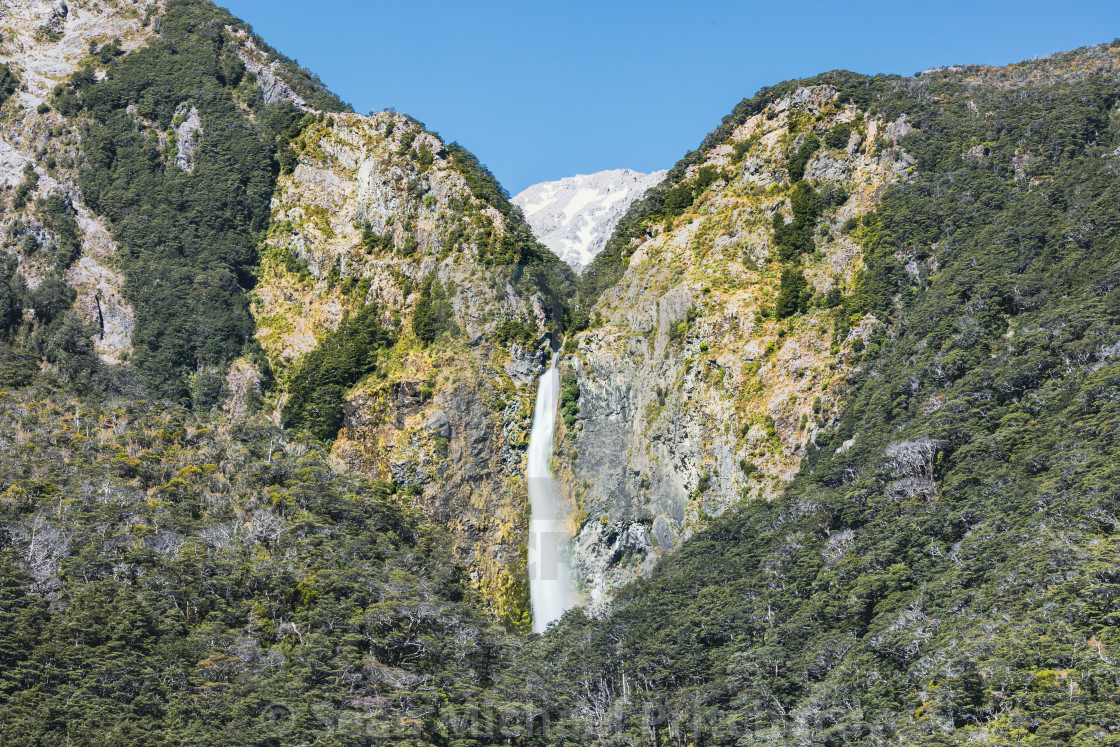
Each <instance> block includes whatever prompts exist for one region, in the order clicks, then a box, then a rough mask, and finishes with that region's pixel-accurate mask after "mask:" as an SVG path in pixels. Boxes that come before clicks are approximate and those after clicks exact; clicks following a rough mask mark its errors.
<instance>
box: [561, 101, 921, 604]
mask: <svg viewBox="0 0 1120 747" xmlns="http://www.w3.org/2000/svg"><path fill="white" fill-rule="evenodd" d="M837 122H848V123H852V125H853V126H852V129H853V132H852V134H851V138H850V140H849V141H848V143H847V145H846V147H842V148H837V149H829V148H821V150H820V151H819V152H818V153H817V154H816V155H814V156H813V157H812V159H811V160H810V161H809V163H808V166H807V169H806V173H805V176H806V179H809V180H810V182H811V183H812V184H815V185H816V186H817V188H818V189H821V190H824V189H826V188H828V186H829V185H832V187H833V188H841V189H842V190H843V192H846V193H849V194H848V196H847V197H846V199H844V200H843V202H842V204H841V205H839V206H838V207H836V206H833V207H831V208H829V209H827V210H826V211H825V213H824V217H823V218H822V219H821V221H820V224H819V226H818V231H817V232H816V234H815V243H816V245H817V252H816V253H815V254H813V255H811V256H809V257H806V258H805V259H804V264H803V266H802V269H803V271H804V273H805V276H806V278H807V280H808V281H809V283H810V285H811V286H812V288H813V290H814V293H815V296H814V303H813V304H812V308H811V309H810V311H809V312H808V313H807V314H804V315H797V316H795V317H793V318H790V319H786V320H784V321H781V322H779V321H776V320H775V318H774V314H773V313H772V311H773V308H774V302H775V298H776V295H777V290H778V279H779V276H780V275H781V269H782V268H781V266H780V264H779V263H778V262H777V261H776V256H775V250H774V248H773V246H772V245H773V228H772V220H773V215H774V214H775V212H780V213H781V214H783V215H785V216H788V215H789V211H790V201H789V199H788V196H789V194H790V192H791V188H790V183H789V180H788V179H787V178H786V166H787V163H786V154H788V153H790V152H792V151H793V150H795V149H796V147H797V146H798V145H799V144H800V142H801V141H802V140H803V138H804V137H805V136H806V134H807V133H808V131H809V130H810V129H812V130H814V131H816V132H817V133H821V134H823V133H824V132H826V131H828V129H829V128H830V127H832V125H834V124H835V123H837ZM908 131H909V129H908V125H907V124H906V121H905V118H903V119H902V120H900V121H899V122H893V123H886V122H881V121H878V120H875V119H868V120H864V119H863V115H862V114H861V113H860V112H858V111H857V110H856V108H855V107H854V106H851V105H847V106H846V105H843V104H841V103H840V102H839V101H837V100H836V92H835V91H834V90H833V89H831V88H827V87H813V88H802V89H798V90H797V91H796V92H794V93H793V94H791V95H789V96H787V97H785V98H784V99H781V100H779V101H777V102H776V103H774V104H772V105H771V106H769V107H768V108H767V109H766V110H765V111H764V112H762V113H760V114H758V115H756V116H754V117H752V118H751V119H749V120H748V121H747V122H746V123H744V124H743V125H742V126H741V127H740V128H739V129H738V130H737V131H736V132H735V133H734V135H733V136H732V139H731V144H725V145H722V146H719V147H717V148H716V149H715V150H713V151H712V152H711V153H710V154H709V157H708V161H707V163H706V164H702V165H713V166H716V167H718V168H719V169H720V170H721V171H722V174H723V175H724V178H721V179H719V180H718V181H716V182H715V183H713V184H712V185H711V186H710V187H709V189H708V190H707V192H706V193H705V194H704V195H703V196H701V197H700V199H699V200H698V201H697V203H696V204H695V205H694V206H693V209H692V212H691V213H690V214H686V215H684V216H682V217H681V218H678V219H677V220H676V221H675V223H674V224H673V226H672V229H671V230H665V229H664V227H663V226H662V225H660V224H658V225H653V226H650V228H649V233H648V234H647V236H646V237H645V238H644V239H640V240H636V243H637V244H639V245H637V246H636V247H635V252H634V254H633V256H632V258H631V261H630V264H629V268H628V270H627V272H626V274H625V276H624V277H623V278H622V280H621V282H620V283H619V284H618V285H616V286H614V287H612V288H611V289H609V290H608V291H607V292H606V293H605V294H604V295H603V296H602V298H601V299H600V301H599V302H598V304H597V305H596V307H595V309H594V312H593V315H592V316H593V318H596V317H597V318H598V319H599V322H598V323H595V322H593V324H592V328H591V329H589V330H587V331H585V332H583V333H581V334H580V335H578V336H577V337H576V338H575V339H574V340H573V341H572V342H570V343H569V348H568V349H571V347H570V346H571V345H572V344H574V345H575V348H574V351H573V352H572V353H571V354H570V355H568V356H567V357H566V358H565V359H564V361H563V366H564V371H565V372H566V373H567V375H568V376H573V375H574V376H575V377H576V378H577V380H578V384H579V390H580V398H579V417H578V420H577V422H576V423H575V425H574V427H573V428H572V429H569V430H568V431H567V433H566V434H565V435H564V437H563V440H562V441H561V442H560V443H561V445H560V447H559V448H558V450H557V457H556V459H557V465H556V467H557V471H558V473H559V474H560V475H561V479H562V481H563V485H564V494H565V499H566V500H567V502H568V508H569V511H570V513H571V516H572V519H573V520H572V530H573V533H574V534H575V539H574V554H575V562H576V565H577V571H578V577H579V584H580V588H581V589H582V590H583V591H584V592H585V593H586V595H587V599H588V600H589V601H590V602H591V603H592V604H593V605H597V604H598V605H601V604H605V603H606V602H607V601H608V600H609V598H610V596H611V592H612V590H614V589H616V588H618V587H619V586H620V585H621V584H623V583H625V582H626V581H628V580H630V579H632V578H634V577H636V576H638V575H640V574H641V573H643V572H648V571H649V570H650V569H651V568H652V567H653V564H654V563H655V562H656V560H657V558H658V557H659V556H660V555H662V554H663V553H665V552H666V551H668V550H670V549H671V548H672V547H673V546H674V545H676V544H677V543H678V542H680V541H681V539H683V538H684V537H687V536H689V535H690V534H691V533H693V532H694V531H695V529H696V527H697V526H698V525H700V524H701V523H703V521H704V520H705V517H707V516H714V515H718V514H720V513H722V512H723V511H725V510H726V509H727V508H728V507H729V506H731V505H732V504H734V503H735V502H737V501H740V500H757V499H767V498H770V497H772V496H774V495H775V494H777V492H778V491H780V490H781V488H782V487H783V485H784V484H785V483H786V482H788V481H789V480H790V479H792V477H793V475H794V474H795V472H796V471H797V469H798V465H799V463H800V461H801V458H802V455H803V454H804V452H805V449H806V448H807V446H808V445H809V444H811V443H812V442H813V439H814V437H815V434H816V433H817V431H818V429H820V428H822V427H824V426H826V425H827V424H828V423H829V422H830V420H831V419H832V418H833V417H834V414H835V413H837V412H838V410H839V407H840V404H839V403H838V402H837V401H836V394H835V392H836V390H837V388H838V387H837V386H835V384H839V383H840V382H841V381H842V380H843V378H844V376H845V374H846V373H847V371H848V370H849V368H850V367H851V366H852V365H857V362H858V356H857V355H855V354H854V353H853V349H852V343H853V341H854V340H855V339H856V338H857V337H858V338H862V339H864V340H866V339H867V338H868V337H869V336H870V335H871V334H872V333H873V331H875V329H876V327H878V326H879V324H878V322H877V321H876V320H875V319H874V318H873V317H871V316H868V317H867V318H863V319H859V320H856V323H855V324H854V325H853V328H852V331H851V333H850V334H849V335H848V336H847V339H844V340H839V341H834V340H833V339H832V325H831V323H830V320H829V317H828V314H829V313H831V312H829V311H825V310H824V309H821V308H818V302H819V301H820V300H821V299H822V297H823V296H824V294H826V293H827V292H828V291H829V290H830V289H831V288H832V287H833V286H836V287H839V288H841V289H847V288H848V287H849V286H850V284H851V282H852V279H853V274H854V273H855V272H856V271H857V270H858V269H859V267H860V259H859V257H860V249H859V247H858V246H857V245H856V243H855V242H854V241H853V240H852V239H851V238H850V237H849V236H847V235H845V234H844V233H843V232H842V230H841V227H842V224H844V223H845V221H846V220H847V219H849V218H851V217H854V216H859V215H862V214H864V213H866V212H868V211H869V210H870V209H872V207H873V205H874V204H875V200H876V199H877V197H878V196H879V195H881V194H882V190H883V189H884V188H885V186H886V185H888V184H890V183H891V182H892V181H895V180H898V179H904V178H906V174H907V170H908V169H909V168H910V167H911V166H912V159H911V158H910V157H909V156H908V155H907V154H906V153H905V152H904V151H903V150H902V148H901V147H900V146H899V145H898V142H899V139H900V138H901V137H902V135H904V134H906V132H908ZM735 144H741V145H740V146H739V152H738V153H737V152H736V148H735V147H734V145H735ZM875 144H877V145H875ZM698 168H699V166H692V167H690V172H689V173H690V176H691V175H695V174H696V173H697V170H698ZM760 312H765V313H760Z"/></svg>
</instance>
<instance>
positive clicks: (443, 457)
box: [253, 112, 555, 622]
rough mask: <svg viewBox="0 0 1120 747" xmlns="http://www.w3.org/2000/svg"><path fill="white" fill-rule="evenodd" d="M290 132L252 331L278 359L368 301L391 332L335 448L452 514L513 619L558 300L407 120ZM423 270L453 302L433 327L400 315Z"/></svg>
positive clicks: (477, 572) (376, 118)
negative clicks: (290, 153)
mask: <svg viewBox="0 0 1120 747" xmlns="http://www.w3.org/2000/svg"><path fill="white" fill-rule="evenodd" d="M295 146H296V148H297V150H298V152H299V156H298V162H297V164H296V166H295V170H294V173H293V174H292V175H291V176H287V177H282V178H281V180H280V182H279V183H278V187H277V192H276V195H275V198H274V201H273V208H274V220H273V228H272V232H271V235H270V236H269V238H268V239H267V241H266V248H265V252H264V256H263V261H262V266H261V281H260V283H259V285H258V286H257V288H256V290H255V291H254V303H253V311H254V314H255V315H256V318H257V323H258V330H259V331H258V339H259V340H260V342H261V344H262V345H263V346H264V348H265V350H266V351H267V352H268V354H269V356H270V357H271V358H272V359H273V361H274V364H275V367H276V368H277V369H281V370H282V369H284V368H285V367H288V366H291V365H292V364H293V363H296V362H298V361H299V360H300V358H301V356H303V355H305V354H306V353H307V352H309V351H310V350H313V349H314V348H315V347H316V346H317V345H318V344H319V341H320V340H321V338H322V336H323V334H325V333H326V332H329V331H331V330H334V329H336V328H338V326H339V325H340V323H341V322H342V321H343V319H344V318H346V316H347V315H349V314H352V313H354V312H356V311H357V310H358V309H360V308H362V307H363V306H365V305H367V304H376V307H377V309H378V312H379V314H380V317H381V319H382V321H383V323H384V324H386V325H387V326H389V327H391V328H393V329H395V330H397V332H398V333H399V336H400V339H399V341H398V342H397V343H396V344H395V345H394V346H393V348H392V351H391V353H390V354H389V355H388V357H387V359H386V360H385V361H383V363H382V365H381V366H380V367H379V369H378V372H377V373H376V374H374V375H372V376H370V377H369V378H367V379H366V380H365V381H363V382H361V383H359V384H358V385H357V386H356V387H355V388H354V389H353V390H352V391H351V392H350V394H349V395H348V397H347V402H346V406H345V425H344V427H343V429H342V432H341V433H340V435H339V438H338V440H337V442H336V444H335V447H334V454H335V458H336V460H337V462H338V464H339V465H340V466H343V467H344V468H346V469H349V470H352V471H354V472H356V473H361V474H366V475H368V476H370V477H373V478H375V479H378V480H383V481H386V482H389V483H391V484H392V485H394V486H395V487H396V489H399V490H403V491H405V492H406V493H407V494H408V495H410V496H412V498H413V500H414V501H415V502H416V503H417V504H418V505H420V506H422V507H423V508H424V509H425V510H426V511H427V512H428V513H429V514H430V515H431V516H432V517H433V518H435V519H436V520H438V521H440V522H441V523H444V524H447V525H448V526H450V527H451V528H452V530H453V532H454V534H455V536H456V538H457V551H458V554H459V557H460V558H461V559H462V560H463V561H464V563H465V564H466V565H467V566H468V567H469V568H470V570H471V573H472V576H473V578H474V580H475V581H476V583H477V584H478V585H479V587H480V588H481V589H482V590H483V591H484V593H485V594H486V595H487V597H488V598H489V599H490V600H491V602H492V604H493V606H494V607H495V608H496V609H497V610H498V611H499V613H500V614H502V615H503V616H505V617H507V618H508V619H510V620H512V621H514V622H520V621H521V620H522V618H523V617H524V616H525V613H526V612H527V606H526V605H527V597H526V589H525V588H524V586H525V573H524V562H525V547H526V532H527V528H528V517H527V492H526V489H525V485H524V477H523V474H524V465H523V461H524V450H525V447H526V446H527V443H528V433H529V428H530V426H531V417H532V399H533V394H534V391H535V390H534V382H535V379H536V378H537V376H538V375H539V373H540V371H542V370H543V369H544V367H545V366H546V365H547V362H548V359H549V354H548V353H549V351H548V340H549V339H550V337H549V334H550V330H551V329H554V328H555V327H554V325H555V321H554V320H552V314H553V311H554V309H552V306H553V301H552V300H550V299H547V298H545V297H543V296H542V295H541V293H540V292H539V290H538V289H537V288H535V287H534V286H532V284H531V283H529V282H528V281H527V279H526V278H521V279H518V278H517V275H518V272H516V271H515V270H516V268H511V267H506V266H503V265H500V264H496V263H494V262H492V261H490V260H488V259H486V257H485V256H484V255H486V256H489V255H487V252H488V251H491V250H492V249H493V248H494V247H495V246H498V245H500V244H503V242H505V241H506V240H507V239H508V238H509V235H510V230H511V229H510V226H509V220H510V218H509V217H508V216H505V215H503V214H502V212H501V211H499V210H498V209H496V208H495V207H494V206H493V205H491V204H489V203H488V202H487V201H486V200H483V199H480V198H479V197H478V196H476V195H475V194H474V193H473V192H472V189H471V187H470V185H469V183H468V180H467V178H466V176H465V175H464V173H462V171H461V170H460V169H459V167H458V166H457V165H456V163H455V161H454V157H453V155H452V154H451V153H450V152H449V150H448V148H447V147H446V146H445V145H444V144H443V143H442V142H441V141H440V140H439V138H438V137H436V136H435V135H433V134H432V133H429V132H427V131H425V130H424V129H423V128H422V127H421V126H420V125H419V124H418V123H416V122H415V121H414V120H411V119H409V118H408V117H405V116H403V115H400V114H392V113H388V112H386V113H380V114H376V115H372V116H368V117H367V116H361V115H356V114H342V115H333V116H332V117H331V118H330V119H326V118H325V117H324V118H322V120H321V121H319V122H318V123H317V124H315V125H312V126H311V127H310V128H309V129H308V130H307V131H306V132H305V133H304V135H303V136H302V137H301V138H300V139H299V140H298V141H297V142H296V143H295ZM426 280H429V281H430V282H433V283H438V285H439V287H440V288H442V289H443V291H444V293H445V294H446V299H447V303H448V304H449V305H450V308H451V310H452V317H453V318H452V322H453V324H452V325H451V326H452V328H453V329H452V331H451V332H450V333H448V334H446V335H444V336H442V337H441V338H440V339H439V340H437V341H435V342H433V343H431V344H424V343H423V342H422V341H421V340H418V339H417V337H416V336H415V334H414V331H413V329H412V325H411V321H410V320H411V317H412V314H413V312H414V309H415V307H416V304H417V300H418V297H419V293H420V290H421V287H422V285H423V284H424V283H425V281H426ZM503 323H504V324H506V325H508V324H514V325H517V326H518V328H519V329H520V330H522V331H521V332H520V333H519V335H518V336H519V339H518V340H517V341H512V342H509V343H508V344H507V343H505V342H502V339H503V337H502V335H500V334H498V328H499V326H500V325H502V324H503Z"/></svg>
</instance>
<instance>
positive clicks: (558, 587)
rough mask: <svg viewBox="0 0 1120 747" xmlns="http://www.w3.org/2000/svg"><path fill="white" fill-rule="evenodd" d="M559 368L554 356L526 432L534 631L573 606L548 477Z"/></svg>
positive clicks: (563, 537) (563, 528)
mask: <svg viewBox="0 0 1120 747" xmlns="http://www.w3.org/2000/svg"><path fill="white" fill-rule="evenodd" d="M559 396H560V374H559V372H558V371H557V370H556V356H555V355H554V356H552V364H551V365H550V366H549V367H548V371H546V372H545V373H544V375H543V376H541V383H540V386H539V387H538V389H537V405H536V410H535V412H534V413H533V431H532V433H531V434H530V436H529V468H528V469H527V470H526V479H527V481H528V483H529V503H530V505H531V507H532V510H533V516H532V519H531V520H530V521H529V597H530V600H531V602H532V604H533V631H534V632H537V633H539V632H542V631H543V630H544V629H545V628H547V627H548V624H549V623H550V622H552V621H553V620H557V619H559V618H560V616H561V615H563V614H564V611H565V610H566V609H568V608H569V607H571V606H572V584H571V577H570V572H569V563H568V554H567V541H568V529H567V525H566V524H565V522H564V519H563V517H562V516H561V515H560V496H559V493H558V492H557V490H556V483H555V482H554V481H553V479H552V437H553V434H554V433H555V431H556V404H557V399H558V398H559Z"/></svg>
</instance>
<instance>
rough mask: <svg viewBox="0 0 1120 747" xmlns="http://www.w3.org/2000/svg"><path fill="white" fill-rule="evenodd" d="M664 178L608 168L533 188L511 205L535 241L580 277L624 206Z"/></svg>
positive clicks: (604, 242) (627, 205) (516, 198)
mask: <svg viewBox="0 0 1120 747" xmlns="http://www.w3.org/2000/svg"><path fill="white" fill-rule="evenodd" d="M665 173H666V172H664V171H655V172H654V173H652V174H643V173H641V172H639V171H631V170H630V169H614V170H611V171H600V172H598V173H597V174H586V175H579V176H569V177H567V178H564V179H561V180H559V181H555V182H541V183H540V184H534V185H533V186H531V187H529V188H528V189H526V190H525V191H524V192H522V193H521V194H519V195H517V196H516V197H514V198H513V203H514V204H515V205H518V206H519V207H520V208H521V209H522V211H524V213H525V218H526V219H527V220H528V221H529V225H530V226H531V227H532V229H533V233H534V234H536V236H537V238H538V239H540V241H541V242H542V243H544V244H545V245H546V246H547V247H548V248H549V249H551V250H552V251H554V252H556V254H557V256H559V257H560V258H561V259H563V260H564V261H565V262H567V263H568V264H569V265H571V267H572V268H573V269H574V270H575V271H576V272H580V271H582V270H583V268H584V267H586V266H587V265H588V263H590V262H591V260H592V259H594V258H595V255H596V254H598V253H599V252H600V251H601V250H602V249H603V247H604V246H605V245H606V243H607V239H608V238H610V235H611V232H612V231H614V227H615V226H616V225H617V224H618V221H619V220H621V218H622V216H623V215H624V214H625V213H626V210H627V209H628V208H629V207H630V204H631V203H633V202H634V200H636V199H638V198H639V197H641V196H642V195H643V194H645V193H646V190H648V189H649V188H650V187H652V186H654V185H655V184H657V183H658V182H660V181H661V180H662V179H664V178H665Z"/></svg>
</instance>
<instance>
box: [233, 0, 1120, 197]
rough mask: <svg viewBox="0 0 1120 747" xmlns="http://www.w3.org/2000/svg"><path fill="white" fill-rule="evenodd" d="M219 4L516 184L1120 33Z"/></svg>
mask: <svg viewBox="0 0 1120 747" xmlns="http://www.w3.org/2000/svg"><path fill="white" fill-rule="evenodd" d="M218 2H219V4H225V5H226V7H228V8H229V9H230V10H231V11H232V12H233V13H234V14H235V15H237V16H239V17H241V18H243V19H244V20H246V21H247V22H249V23H250V24H252V26H253V27H254V29H255V30H256V31H257V32H258V33H260V34H261V36H263V37H264V38H265V39H266V40H267V41H268V42H269V43H270V44H272V45H273V46H274V47H276V48H277V49H279V50H281V51H282V52H284V53H285V54H287V55H288V56H289V57H294V58H296V59H298V60H299V62H300V63H301V64H303V65H304V66H305V67H308V68H310V69H311V70H313V71H314V72H315V73H317V74H318V75H319V76H320V77H321V78H322V79H323V80H324V81H325V82H326V83H327V85H328V86H330V88H331V89H332V90H334V91H335V92H336V93H337V94H338V95H339V96H341V97H342V98H343V99H344V100H346V101H348V102H350V103H351V104H353V106H354V108H355V109H356V110H357V111H359V112H362V113H366V112H369V111H371V110H381V109H384V108H387V107H390V106H391V107H394V108H396V110H397V111H400V112H404V113H406V114H410V115H412V116H414V117H416V118H417V119H419V120H421V121H422V122H424V123H425V124H426V125H427V126H428V127H429V128H430V129H433V130H436V131H438V132H439V133H440V135H441V136H443V138H444V139H445V140H448V141H450V140H458V141H459V142H460V143H462V144H463V145H464V146H466V147H467V148H469V149H470V150H472V151H473V152H474V153H475V154H476V155H477V156H478V157H479V158H480V159H481V160H482V161H483V162H484V163H486V164H487V165H488V166H489V167H490V168H491V170H492V171H493V172H494V173H495V174H496V175H497V177H498V178H499V179H500V180H501V181H502V183H503V185H505V187H506V188H507V189H509V190H510V191H511V192H512V193H515V194H516V193H517V192H518V191H520V190H522V189H524V188H525V187H527V186H529V185H531V184H534V183H536V182H540V181H547V180H552V179H559V178H561V177H564V176H570V175H572V174H577V173H591V172H595V171H601V170H603V169H611V168H632V169H638V170H640V171H653V170H655V169H659V168H667V167H669V166H671V165H672V164H673V163H674V162H675V161H676V160H677V159H678V158H679V157H680V156H682V155H683V154H684V153H685V152H686V151H688V150H690V149H692V148H693V147H695V146H696V145H697V144H698V143H699V142H700V140H701V139H703V137H704V135H705V134H706V133H707V132H708V131H709V130H711V129H713V128H714V127H715V126H716V125H718V124H719V121H720V119H721V118H722V117H723V116H724V115H725V114H727V113H728V112H729V111H730V110H731V108H732V107H733V106H734V105H735V104H736V103H737V102H738V101H739V100H740V99H742V98H744V97H747V96H750V95H752V94H754V93H755V92H756V91H757V90H758V89H759V88H761V87H762V86H765V85H770V84H773V83H777V82H779V81H782V80H786V79H789V78H795V77H804V76H809V75H814V74H816V73H818V72H823V71H825V70H832V69H836V68H845V69H848V70H854V71H856V72H861V73H878V72H884V73H900V74H903V75H912V74H913V73H914V72H916V71H919V70H925V69H927V68H930V67H937V66H941V65H950V64H957V63H961V64H967V63H989V64H1006V63H1009V62H1016V61H1019V60H1023V59H1027V58H1030V57H1035V56H1038V55H1045V54H1049V53H1051V52H1058V51H1064V50H1067V49H1072V48H1075V47H1079V46H1084V45H1087V44H1096V43H1100V42H1106V41H1111V40H1112V39H1114V38H1117V37H1120V2H1117V0H1111V1H1107V2H1106V1H1102V0H1098V1H1096V2H1085V1H1079V0H1066V1H1064V2H1053V0H1049V1H1047V2H1039V1H1037V0H1020V1H1019V2H1007V1H1004V0H1000V1H999V2H984V1H983V0H980V1H977V0H972V1H971V2H958V1H957V0H952V1H950V2H922V3H906V2H898V0H892V1H891V2H882V1H881V0H873V1H872V2H847V3H837V2H815V1H813V2H800V3H796V4H794V3H786V2H775V1H774V0H770V2H766V3H760V2H753V1H740V2H714V1H712V0H678V1H677V2H665V1H664V0H645V1H644V2H636V1H634V0H566V1H565V2H541V0H520V2H513V1H512V0H510V1H507V0H494V1H488V0H475V1H474V2H472V1H471V0H465V1H464V0H459V1H458V2H450V1H447V0H431V1H429V2H416V0H411V1H410V0H393V2H383V1H382V0H319V1H318V2H307V0H225V2H224V3H223V2H222V0H218Z"/></svg>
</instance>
